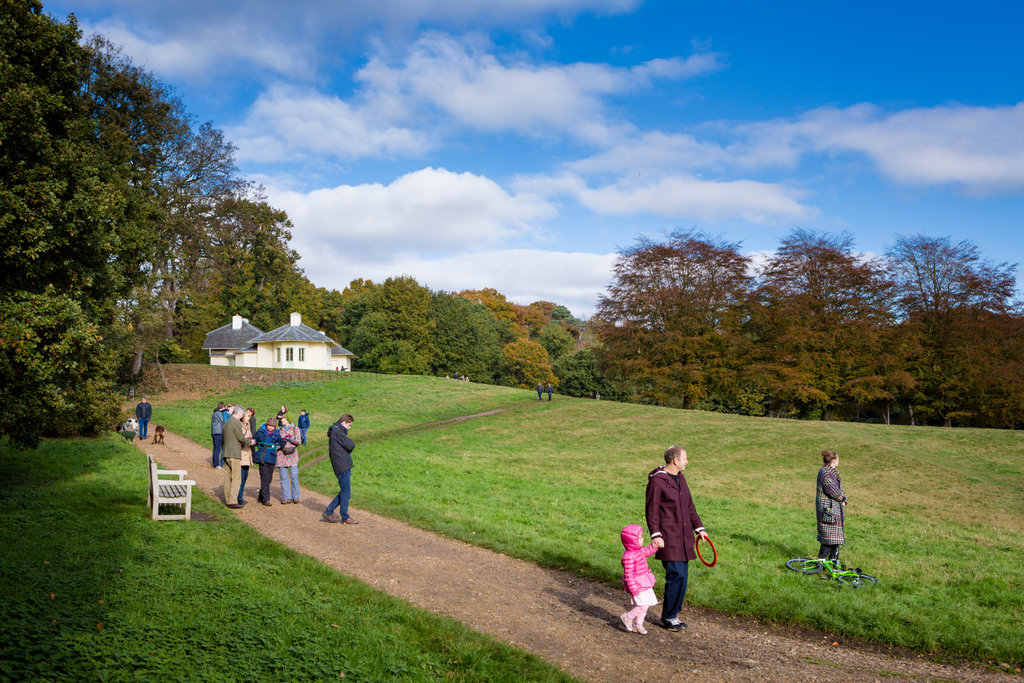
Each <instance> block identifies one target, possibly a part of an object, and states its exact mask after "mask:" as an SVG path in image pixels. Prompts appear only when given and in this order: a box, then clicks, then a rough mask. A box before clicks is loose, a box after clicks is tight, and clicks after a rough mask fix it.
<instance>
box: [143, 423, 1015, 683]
mask: <svg viewBox="0 0 1024 683" xmlns="http://www.w3.org/2000/svg"><path fill="white" fill-rule="evenodd" d="M138 447H139V449H140V450H142V451H143V452H146V453H152V454H153V456H154V457H155V458H156V460H157V461H158V462H159V463H160V464H161V466H163V467H165V468H171V469H185V470H188V472H189V478H191V479H194V480H195V481H196V483H197V485H198V486H199V487H200V488H201V489H202V490H203V491H204V492H205V493H206V494H207V495H209V496H210V497H212V498H214V499H215V500H218V501H223V499H224V498H223V495H222V484H223V472H222V471H221V470H214V469H213V467H212V466H211V464H210V450H209V448H207V447H205V446H200V445H198V444H196V443H194V442H192V441H189V440H187V439H185V438H182V437H179V436H177V435H175V434H171V433H169V432H168V433H167V443H166V445H165V446H160V445H152V444H148V443H146V444H138ZM254 474H255V472H253V473H251V474H250V476H249V480H248V482H247V483H248V484H249V485H248V486H247V487H246V498H248V499H249V500H250V501H252V502H251V504H250V505H247V506H246V507H245V508H244V509H242V510H238V511H236V512H235V514H236V515H237V517H238V518H239V519H241V520H242V521H243V522H245V523H247V524H249V525H251V526H253V527H254V528H255V529H257V530H258V531H259V532H260V533H262V534H264V535H266V536H268V537H269V538H272V539H274V540H276V541H278V542H280V543H282V544H284V545H287V546H289V547H291V548H293V549H295V550H297V551H299V552H301V553H305V554H307V555H309V556H311V557H314V558H316V559H318V560H320V561H321V562H323V563H324V564H326V565H328V566H330V567H333V568H335V569H337V570H338V571H341V572H343V573H345V574H348V575H350V576H353V577H355V578H357V579H359V580H360V581H363V582H364V583H367V584H369V585H371V586H373V587H375V588H378V589H380V590H382V591H385V592H387V593H390V594H391V595H394V596H396V597H399V598H403V599H405V600H408V601H409V602H411V603H412V604H414V605H416V606H418V607H421V608H423V609H425V610H428V611H430V612H434V613H435V614H442V615H445V616H449V617H452V618H453V619H457V620H459V621H461V622H462V623H464V624H466V625H468V626H470V627H471V628H473V629H475V630H477V631H481V632H483V633H487V634H490V635H491V636H493V637H494V638H496V639H498V640H501V641H504V642H506V643H509V644H510V645H513V646H515V647H518V648H520V649H523V650H526V651H527V652H531V653H533V654H535V655H537V656H539V657H542V658H543V659H545V660H547V661H549V662H551V663H553V664H555V665H556V666H558V667H560V668H562V669H563V670H565V671H567V672H569V673H570V674H572V675H574V676H577V677H579V678H581V679H584V680H588V681H683V680H687V679H691V678H692V677H693V676H694V675H695V674H696V675H697V676H698V677H699V678H700V679H701V680H705V681H740V680H816V679H817V680H843V681H881V680H891V679H892V677H894V676H896V677H899V678H902V679H903V680H934V679H943V680H958V681H1015V682H1016V683H1020V682H1021V680H1022V679H1021V677H1020V676H1014V675H1012V674H1009V675H1006V674H1000V673H992V672H988V671H984V670H981V669H977V668H973V667H967V666H947V665H943V664H936V663H934V662H931V661H928V660H926V659H923V658H920V657H917V656H915V655H913V654H912V653H890V652H886V651H884V650H883V649H882V648H877V647H872V646H864V645H858V644H850V643H842V642H840V643H839V644H838V645H832V643H833V642H834V641H833V638H832V637H828V636H827V635H825V634H821V633H812V632H808V633H801V632H796V631H793V630H786V629H779V628H772V627H767V626H764V625H761V624H758V623H757V622H756V621H753V620H745V619H737V618H733V617H729V616H727V615H724V614H721V613H717V612H713V611H710V610H702V609H697V608H693V607H689V606H686V607H684V612H683V614H681V616H682V617H683V619H684V620H685V621H687V622H688V623H689V628H688V629H686V630H685V631H683V632H682V633H678V634H677V633H670V632H667V631H663V630H661V629H660V628H658V627H656V626H655V625H654V624H649V626H648V631H649V635H647V636H641V635H639V634H635V633H627V632H626V631H625V630H624V629H623V628H622V624H621V623H620V622H619V619H618V615H619V614H620V613H621V612H622V611H624V605H625V601H624V600H623V596H624V594H623V593H622V591H617V590H613V589H611V588H609V587H607V586H603V585H600V584H595V583H592V582H589V581H584V580H581V579H579V578H576V577H574V576H572V575H571V574H568V573H566V572H559V571H554V570H549V569H542V568H539V567H537V566H535V565H532V564H529V563H527V562H522V561H520V560H516V559H512V558H510V557H506V556H504V555H500V554H498V553H495V552H492V551H489V550H484V549H482V548H477V547H475V546H471V545H468V544H466V543H462V542H461V541H454V540H451V539H448V538H444V537H442V536H438V535H436V534H433V533H430V532H426V531H422V530H420V529H417V528H415V527H411V526H409V525H407V524H404V523H402V522H399V521H396V520H393V519H388V518H384V517H379V516H377V515H374V514H371V513H369V512H364V511H361V510H355V509H353V510H351V513H352V516H353V517H355V518H356V519H357V520H359V522H360V524H358V525H354V526H349V525H341V524H328V523H325V522H322V521H320V513H321V511H322V510H323V509H324V507H326V505H327V502H328V498H327V497H326V496H324V495H321V494H318V493H315V492H313V491H309V490H303V494H302V504H301V505H279V504H277V503H276V501H277V500H278V499H279V498H278V497H279V496H280V488H279V487H278V485H277V477H276V476H275V479H274V487H273V489H272V494H273V495H274V496H275V505H274V506H273V507H269V508H268V507H264V506H262V505H258V504H256V503H255V499H256V493H257V490H258V487H259V477H258V476H253V475H254ZM300 484H301V482H300ZM353 486H354V487H358V486H359V479H358V476H356V477H353ZM466 568H469V569H470V571H467V570H466ZM651 612H652V613H653V614H654V615H657V614H659V608H658V607H655V608H653V609H652V610H651ZM650 620H651V615H650V614H649V615H648V621H650Z"/></svg>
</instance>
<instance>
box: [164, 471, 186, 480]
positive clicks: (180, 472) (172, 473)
mask: <svg viewBox="0 0 1024 683" xmlns="http://www.w3.org/2000/svg"><path fill="white" fill-rule="evenodd" d="M161 474H168V475H174V476H176V477H178V478H179V479H181V478H182V477H184V476H185V475H186V474H188V470H157V471H156V476H158V477H159V476H160V475H161Z"/></svg>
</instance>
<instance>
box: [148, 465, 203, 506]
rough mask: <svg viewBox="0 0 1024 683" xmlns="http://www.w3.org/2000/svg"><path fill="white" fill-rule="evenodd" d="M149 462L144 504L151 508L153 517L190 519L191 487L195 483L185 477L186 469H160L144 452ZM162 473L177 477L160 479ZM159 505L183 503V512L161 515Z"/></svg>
mask: <svg viewBox="0 0 1024 683" xmlns="http://www.w3.org/2000/svg"><path fill="white" fill-rule="evenodd" d="M146 460H147V461H148V463H149V498H148V499H147V501H146V505H147V506H149V507H150V508H152V510H153V519H192V487H193V486H195V485H196V483H195V482H194V481H192V480H191V479H185V475H186V474H188V472H187V471H186V470H161V469H159V466H158V465H157V464H156V461H154V460H153V456H152V455H149V454H148V453H147V454H146ZM162 475H168V476H174V477H177V479H160V477H161V476H162ZM161 505H184V506H185V513H184V514H178V515H161V514H160V506H161Z"/></svg>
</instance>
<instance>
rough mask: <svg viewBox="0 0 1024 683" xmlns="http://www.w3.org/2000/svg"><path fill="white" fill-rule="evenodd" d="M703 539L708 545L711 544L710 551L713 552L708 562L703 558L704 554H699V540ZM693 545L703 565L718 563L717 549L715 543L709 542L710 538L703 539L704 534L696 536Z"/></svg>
mask: <svg viewBox="0 0 1024 683" xmlns="http://www.w3.org/2000/svg"><path fill="white" fill-rule="evenodd" d="M703 540H707V542H708V545H709V546H711V552H712V553H714V555H713V556H712V557H711V561H710V562H708V561H707V560H705V559H704V556H703V555H701V554H700V542H701V541H703ZM694 547H695V549H696V550H697V557H699V558H700V561H701V562H703V563H704V565H705V566H707V567H714V566H715V565H716V564H718V551H717V550H715V544H714V543H712V542H711V539H710V538H707V539H705V537H704V536H698V537H697V543H696V544H695V545H694Z"/></svg>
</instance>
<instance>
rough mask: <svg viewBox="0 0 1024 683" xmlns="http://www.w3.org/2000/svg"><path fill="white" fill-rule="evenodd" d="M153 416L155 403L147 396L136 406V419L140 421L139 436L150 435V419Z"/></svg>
mask: <svg viewBox="0 0 1024 683" xmlns="http://www.w3.org/2000/svg"><path fill="white" fill-rule="evenodd" d="M152 417H153V404H152V403H150V402H149V399H147V398H146V397H145V396H143V397H142V400H141V401H139V403H138V405H136V406H135V419H137V420H138V421H139V438H140V439H145V438H146V437H147V436H149V421H150V419H151V418H152Z"/></svg>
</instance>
